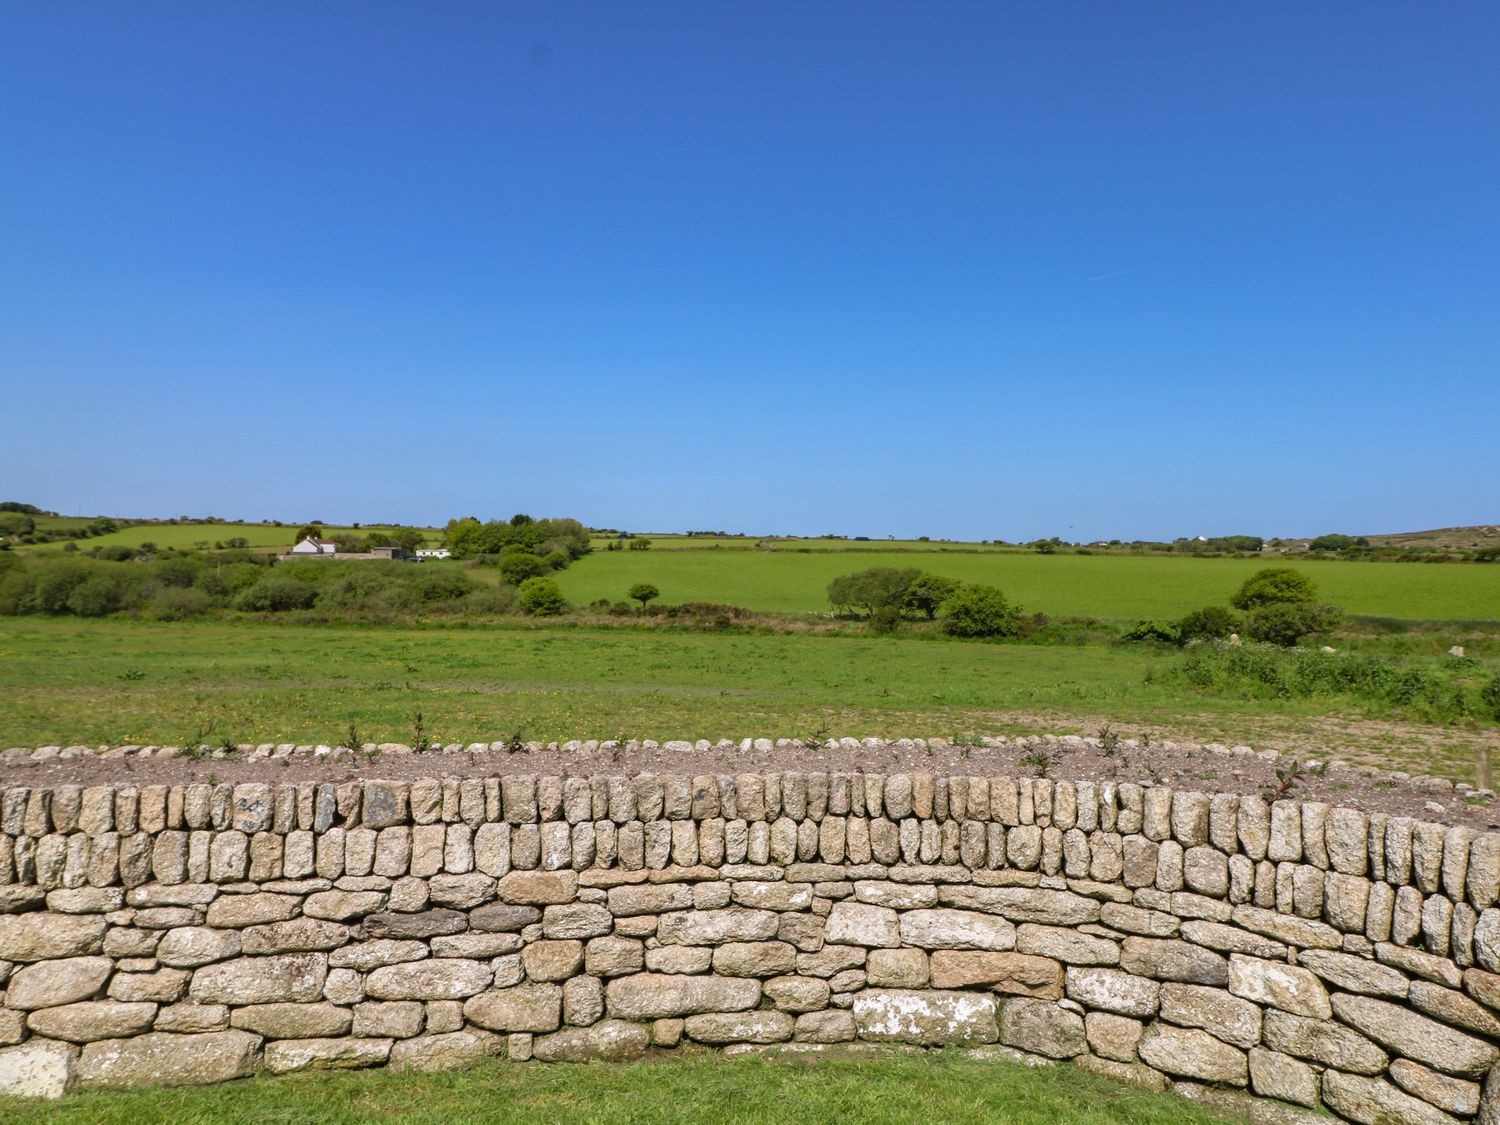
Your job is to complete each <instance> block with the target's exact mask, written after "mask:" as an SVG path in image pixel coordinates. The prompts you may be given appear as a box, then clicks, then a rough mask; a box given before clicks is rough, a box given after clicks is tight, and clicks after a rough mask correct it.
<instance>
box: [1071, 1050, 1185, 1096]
mask: <svg viewBox="0 0 1500 1125" xmlns="http://www.w3.org/2000/svg"><path fill="white" fill-rule="evenodd" d="M1073 1065H1074V1066H1076V1067H1078V1068H1079V1069H1080V1070H1086V1071H1088V1072H1089V1073H1090V1074H1097V1075H1098V1076H1099V1077H1101V1078H1108V1079H1109V1080H1110V1081H1111V1082H1119V1083H1121V1084H1123V1085H1126V1086H1134V1087H1136V1088H1137V1089H1140V1090H1150V1091H1151V1092H1153V1093H1161V1092H1162V1091H1164V1090H1166V1089H1167V1088H1168V1087H1170V1086H1171V1084H1172V1083H1171V1080H1170V1079H1169V1078H1167V1076H1166V1075H1165V1074H1162V1073H1161V1072H1160V1071H1155V1070H1152V1069H1151V1068H1150V1067H1149V1066H1144V1065H1142V1064H1141V1063H1129V1062H1117V1061H1115V1060H1113V1059H1101V1058H1095V1057H1094V1056H1093V1055H1078V1056H1076V1057H1075V1058H1074V1059H1073Z"/></svg>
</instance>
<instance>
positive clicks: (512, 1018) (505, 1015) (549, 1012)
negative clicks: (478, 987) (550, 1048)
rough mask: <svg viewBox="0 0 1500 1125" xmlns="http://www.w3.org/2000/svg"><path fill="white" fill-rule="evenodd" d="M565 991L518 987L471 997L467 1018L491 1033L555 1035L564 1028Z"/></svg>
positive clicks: (542, 986)
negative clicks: (522, 1032) (519, 1032)
mask: <svg viewBox="0 0 1500 1125" xmlns="http://www.w3.org/2000/svg"><path fill="white" fill-rule="evenodd" d="M562 998H563V990H562V987H561V986H559V985H556V984H518V985H516V986H515V987H514V988H497V989H493V990H491V991H489V992H481V993H480V994H479V995H478V996H473V997H470V998H469V999H468V1000H467V1001H465V1003H464V1018H465V1019H467V1020H468V1021H469V1022H470V1023H474V1024H478V1025H479V1026H480V1027H485V1028H489V1029H490V1030H491V1031H530V1032H542V1031H556V1030H557V1029H558V1028H559V1027H561V1026H562Z"/></svg>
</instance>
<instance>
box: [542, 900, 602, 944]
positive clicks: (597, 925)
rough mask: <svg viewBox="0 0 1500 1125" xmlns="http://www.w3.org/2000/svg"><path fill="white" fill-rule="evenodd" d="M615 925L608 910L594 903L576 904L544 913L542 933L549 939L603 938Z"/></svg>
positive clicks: (550, 907) (548, 909)
mask: <svg viewBox="0 0 1500 1125" xmlns="http://www.w3.org/2000/svg"><path fill="white" fill-rule="evenodd" d="M614 924H615V920H614V916H613V915H611V914H610V912H609V911H608V909H606V908H605V907H603V906H598V905H595V904H593V903H587V902H574V903H568V904H565V905H562V906H549V907H547V908H546V909H545V910H544V911H542V933H543V934H544V935H545V936H547V937H549V938H592V937H602V936H603V935H605V934H607V933H609V931H610V930H611V929H612V928H613V927H614Z"/></svg>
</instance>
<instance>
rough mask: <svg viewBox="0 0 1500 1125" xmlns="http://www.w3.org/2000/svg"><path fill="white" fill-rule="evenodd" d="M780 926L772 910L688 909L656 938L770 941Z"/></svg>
mask: <svg viewBox="0 0 1500 1125" xmlns="http://www.w3.org/2000/svg"><path fill="white" fill-rule="evenodd" d="M839 905H840V906H842V905H843V904H842V903H840V904H839ZM892 913H894V911H892ZM777 924H778V923H777V915H776V914H775V913H774V912H772V911H770V910H746V909H744V908H742V907H730V908H729V909H727V910H684V911H680V912H676V913H672V914H663V915H662V917H661V921H660V922H659V923H658V924H657V927H656V936H657V938H658V940H660V941H661V942H662V944H664V945H671V944H678V945H718V944H720V943H721V942H726V941H769V940H770V939H771V938H773V937H775V936H776V931H777Z"/></svg>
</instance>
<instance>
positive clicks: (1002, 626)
mask: <svg viewBox="0 0 1500 1125" xmlns="http://www.w3.org/2000/svg"><path fill="white" fill-rule="evenodd" d="M942 614H943V626H942V627H943V632H945V633H947V634H948V635H949V636H950V637H1014V636H1018V635H1019V634H1020V632H1021V615H1020V614H1019V613H1018V612H1017V611H1016V609H1015V608H1014V607H1013V606H1012V605H1011V604H1010V603H1009V602H1008V601H1006V600H1005V595H1004V594H1003V593H1002V592H1001V591H999V590H997V589H996V588H995V587H994V586H963V587H961V588H960V589H959V591H958V592H957V593H956V594H954V595H953V596H952V597H951V598H949V599H948V600H947V601H945V602H944V603H943V606H942Z"/></svg>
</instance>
